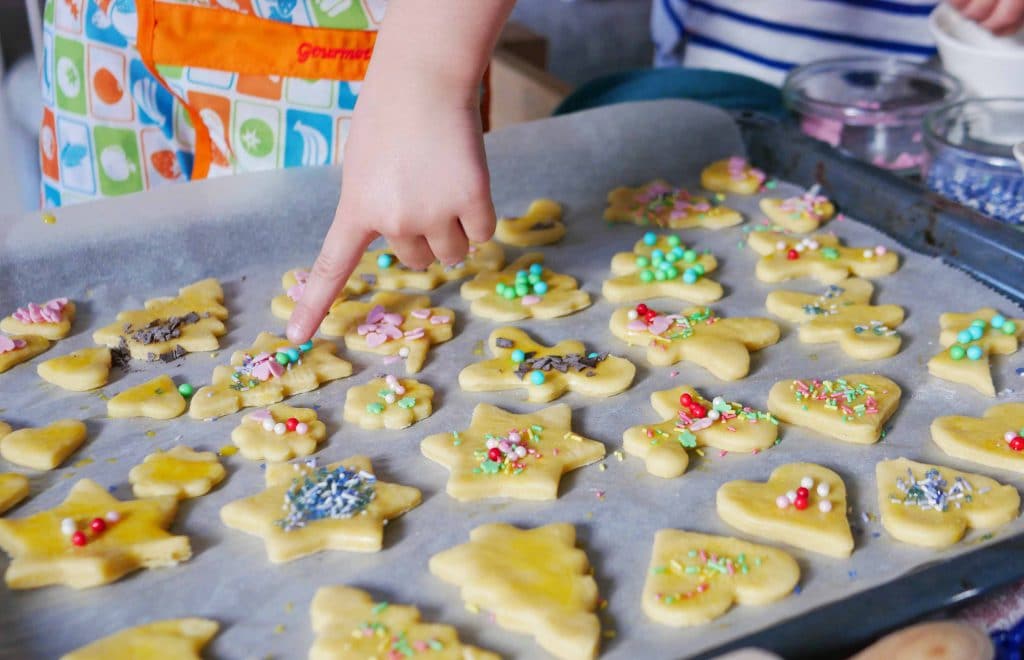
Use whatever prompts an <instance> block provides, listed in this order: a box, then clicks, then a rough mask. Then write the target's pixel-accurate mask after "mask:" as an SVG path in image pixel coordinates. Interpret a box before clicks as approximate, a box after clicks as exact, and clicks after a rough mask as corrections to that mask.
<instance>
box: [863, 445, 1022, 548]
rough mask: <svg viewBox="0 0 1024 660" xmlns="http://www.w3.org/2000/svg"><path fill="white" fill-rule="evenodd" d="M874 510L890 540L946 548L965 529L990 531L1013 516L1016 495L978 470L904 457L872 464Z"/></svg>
mask: <svg viewBox="0 0 1024 660" xmlns="http://www.w3.org/2000/svg"><path fill="white" fill-rule="evenodd" d="M875 481H876V482H877V484H878V510H879V512H880V514H881V518H882V525H883V526H884V527H885V529H886V531H887V532H889V533H890V534H891V535H892V536H893V538H895V539H897V540H899V541H903V542H904V543H910V544H911V545H920V546H924V547H926V548H945V547H947V546H951V545H953V544H954V543H956V542H957V541H959V540H960V539H961V538H963V536H964V533H965V532H966V531H967V528H968V527H970V528H972V529H978V530H992V529H996V528H997V527H1002V526H1003V525H1005V524H1006V523H1008V522H1011V521H1013V520H1014V519H1016V518H1017V513H1018V511H1019V510H1020V495H1019V494H1018V493H1017V489H1016V488H1014V487H1013V486H1007V485H1003V484H1000V483H999V482H998V481H996V480H994V479H989V478H988V477H983V476H981V475H980V474H972V473H970V472H960V471H958V470H953V469H951V468H947V467H942V466H940V465H929V464H927V463H917V462H915V461H910V460H907V459H905V458H898V459H895V460H891V461H881V462H879V463H878V465H876V466H875Z"/></svg>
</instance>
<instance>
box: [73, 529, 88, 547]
mask: <svg viewBox="0 0 1024 660" xmlns="http://www.w3.org/2000/svg"><path fill="white" fill-rule="evenodd" d="M88 542H89V539H87V538H86V537H85V532H75V533H74V534H72V535H71V545H76V546H78V547H82V546H83V545H85V544H86V543H88Z"/></svg>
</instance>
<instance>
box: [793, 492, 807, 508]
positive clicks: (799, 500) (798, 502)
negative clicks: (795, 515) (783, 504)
mask: <svg viewBox="0 0 1024 660" xmlns="http://www.w3.org/2000/svg"><path fill="white" fill-rule="evenodd" d="M793 506H794V507H795V508H796V509H798V510H800V511H803V510H804V509H806V508H807V498H806V497H800V496H799V495H797V496H796V499H795V500H793Z"/></svg>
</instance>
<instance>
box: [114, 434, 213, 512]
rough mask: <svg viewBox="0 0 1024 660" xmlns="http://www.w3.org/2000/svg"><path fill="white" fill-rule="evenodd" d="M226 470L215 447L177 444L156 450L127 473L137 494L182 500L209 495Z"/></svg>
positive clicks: (133, 490)
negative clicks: (165, 449)
mask: <svg viewBox="0 0 1024 660" xmlns="http://www.w3.org/2000/svg"><path fill="white" fill-rule="evenodd" d="M225 476H227V472H226V471H225V470H224V466H223V465H221V464H220V460H219V459H218V458H217V454H215V453H213V452H212V451H195V450H194V449H192V448H190V447H186V446H184V445H178V446H177V447H174V448H172V449H168V450H167V451H156V452H153V453H152V454H150V455H149V456H146V458H145V459H144V460H143V462H142V463H140V464H139V465H136V466H135V467H133V468H132V469H131V471H130V472H129V473H128V481H129V483H131V485H132V493H134V495H135V497H160V496H162V495H169V496H171V497H174V498H176V499H179V500H184V499H188V498H192V497H200V496H201V495H206V494H207V493H209V492H210V490H211V489H212V488H213V487H214V486H216V485H217V484H219V483H220V482H221V481H223V480H224V477H225Z"/></svg>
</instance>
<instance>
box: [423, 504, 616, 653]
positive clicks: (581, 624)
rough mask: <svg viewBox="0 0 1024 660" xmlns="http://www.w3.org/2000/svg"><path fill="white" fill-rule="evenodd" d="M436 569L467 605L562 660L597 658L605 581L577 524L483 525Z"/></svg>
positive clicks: (436, 560) (442, 556) (435, 562)
mask: <svg viewBox="0 0 1024 660" xmlns="http://www.w3.org/2000/svg"><path fill="white" fill-rule="evenodd" d="M430 572H431V573H433V574H434V575H436V576H437V577H439V578H440V579H442V580H444V581H445V582H448V583H450V584H454V585H456V586H458V587H459V590H460V593H461V595H462V600H463V601H465V602H466V603H467V604H469V605H473V606H475V607H479V608H481V609H484V610H488V611H490V612H493V613H494V621H496V622H497V624H498V625H499V626H501V627H502V628H506V629H508V630H512V631H514V632H519V633H524V634H527V635H532V636H533V637H534V638H535V639H536V640H537V643H538V644H539V645H540V646H541V648H543V649H544V650H545V651H547V652H548V653H550V654H552V655H553V656H555V657H556V658H566V659H573V660H575V659H578V658H593V657H596V656H597V648H598V644H599V642H600V637H601V623H600V621H598V618H597V615H596V614H594V610H596V609H597V603H598V591H597V583H596V582H595V581H594V576H593V575H592V572H591V569H590V562H589V561H588V559H587V555H586V553H584V552H583V551H582V550H579V549H577V548H576V530H575V528H573V526H572V525H570V524H568V523H556V524H551V525H545V526H543V527H536V528H534V529H518V528H516V527H512V526H511V525H503V524H489V525H481V526H479V527H477V528H475V529H473V530H472V531H471V532H470V533H469V542H468V543H463V544H462V545H457V546H455V547H454V548H450V549H448V550H445V551H443V552H440V553H438V554H436V555H434V556H433V557H431V558H430Z"/></svg>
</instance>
